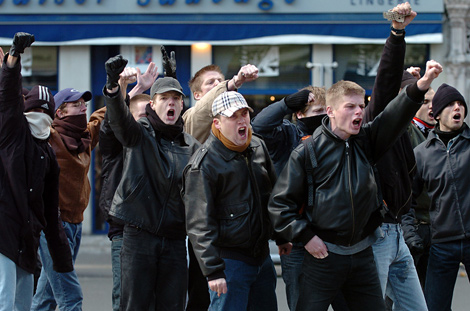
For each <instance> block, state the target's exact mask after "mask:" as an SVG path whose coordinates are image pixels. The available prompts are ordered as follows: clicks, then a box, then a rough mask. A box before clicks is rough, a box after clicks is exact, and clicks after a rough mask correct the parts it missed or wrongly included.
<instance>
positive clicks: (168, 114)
mask: <svg viewBox="0 0 470 311" xmlns="http://www.w3.org/2000/svg"><path fill="white" fill-rule="evenodd" d="M166 115H167V116H168V117H174V116H175V111H174V110H173V109H170V110H168V112H167V113H166Z"/></svg>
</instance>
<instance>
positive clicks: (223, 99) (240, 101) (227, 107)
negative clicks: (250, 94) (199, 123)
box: [212, 91, 253, 118]
mask: <svg viewBox="0 0 470 311" xmlns="http://www.w3.org/2000/svg"><path fill="white" fill-rule="evenodd" d="M243 108H248V110H250V112H253V109H251V108H250V106H248V104H247V102H246V100H245V98H243V96H242V94H240V93H238V92H235V91H230V92H224V93H222V94H220V95H219V96H217V98H216V99H215V100H214V102H213V103H212V115H213V116H214V117H215V116H216V115H218V114H220V115H223V116H224V117H228V118H230V117H231V116H232V115H233V114H234V113H235V112H236V111H237V110H240V109H243Z"/></svg>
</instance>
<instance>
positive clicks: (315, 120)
mask: <svg viewBox="0 0 470 311" xmlns="http://www.w3.org/2000/svg"><path fill="white" fill-rule="evenodd" d="M325 116H326V114H319V115H317V116H313V117H306V118H302V119H298V120H297V122H302V123H303V124H304V125H305V126H306V127H307V129H308V131H307V132H308V133H307V134H308V135H312V134H313V132H315V130H316V129H317V127H319V126H320V125H321V121H322V120H323V118H324V117H325Z"/></svg>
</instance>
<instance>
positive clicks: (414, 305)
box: [372, 223, 428, 311]
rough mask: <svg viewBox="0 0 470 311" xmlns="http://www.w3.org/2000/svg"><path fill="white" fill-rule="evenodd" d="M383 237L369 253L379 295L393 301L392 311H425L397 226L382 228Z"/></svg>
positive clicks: (421, 293)
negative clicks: (373, 259) (377, 282)
mask: <svg viewBox="0 0 470 311" xmlns="http://www.w3.org/2000/svg"><path fill="white" fill-rule="evenodd" d="M381 229H382V233H383V235H382V237H380V238H379V239H378V240H377V241H376V242H375V243H374V245H372V249H373V251H374V257H375V263H376V265H377V272H378V274H379V279H380V285H381V287H382V295H383V297H384V298H385V295H387V296H388V297H390V299H392V300H393V310H413V311H427V310H428V309H427V307H426V301H425V299H424V294H423V290H422V288H421V284H420V282H419V278H418V274H417V273H416V268H415V265H414V262H413V257H412V256H411V253H410V250H409V248H408V246H406V243H405V240H404V239H403V231H402V229H401V227H400V225H399V224H390V223H384V224H382V227H381Z"/></svg>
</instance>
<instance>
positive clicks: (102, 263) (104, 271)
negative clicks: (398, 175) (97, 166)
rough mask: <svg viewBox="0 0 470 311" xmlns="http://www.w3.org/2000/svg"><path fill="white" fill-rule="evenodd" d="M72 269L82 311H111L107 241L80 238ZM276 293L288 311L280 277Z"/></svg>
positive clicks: (468, 292)
mask: <svg viewBox="0 0 470 311" xmlns="http://www.w3.org/2000/svg"><path fill="white" fill-rule="evenodd" d="M75 269H76V271H77V274H78V277H79V280H80V284H81V286H82V290H83V310H85V311H107V310H112V304H111V291H112V272H111V242H110V241H109V240H108V238H107V237H106V236H104V235H85V236H83V237H82V243H81V248H80V251H79V254H78V257H77V261H76V263H75ZM276 270H277V271H278V275H280V266H279V265H277V264H276ZM276 293H277V298H278V306H279V311H288V310H289V309H288V308H287V301H286V295H285V287H284V281H283V280H282V278H281V277H278V279H277V288H276ZM469 306H470V284H469V281H468V278H467V276H466V273H465V269H463V268H462V269H461V270H460V273H459V277H458V278H457V283H456V285H455V290H454V299H453V301H452V310H453V311H468V310H469V309H470V308H469ZM330 310H332V309H331V308H330Z"/></svg>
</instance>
